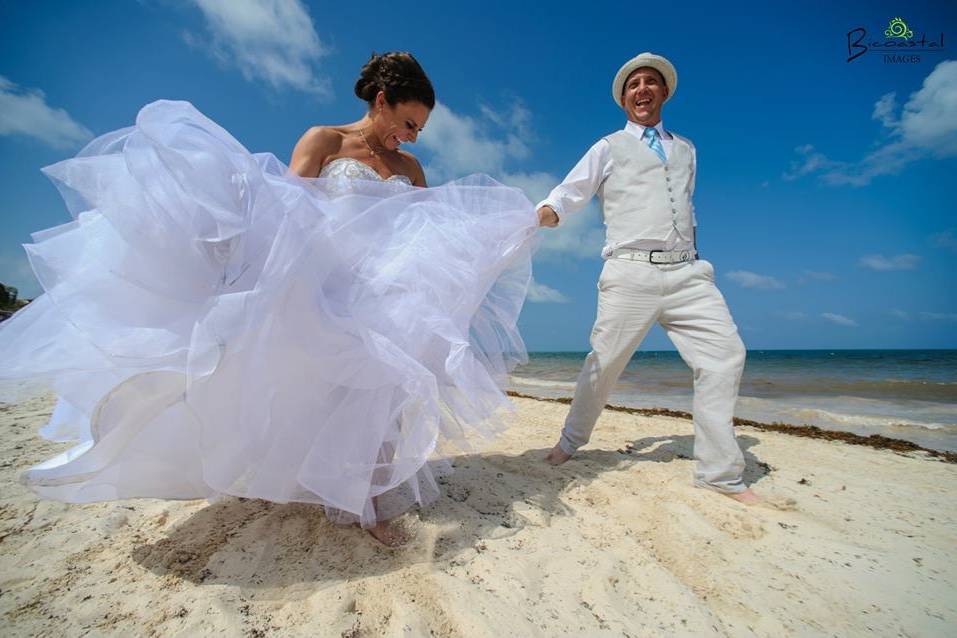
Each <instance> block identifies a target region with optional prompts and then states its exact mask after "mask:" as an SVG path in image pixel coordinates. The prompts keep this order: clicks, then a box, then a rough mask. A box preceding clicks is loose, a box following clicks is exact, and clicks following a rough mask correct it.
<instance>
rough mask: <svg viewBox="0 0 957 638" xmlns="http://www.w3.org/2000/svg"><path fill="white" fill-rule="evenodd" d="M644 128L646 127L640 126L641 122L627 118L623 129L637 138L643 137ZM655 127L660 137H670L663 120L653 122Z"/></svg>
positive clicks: (667, 138)
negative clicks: (637, 122)
mask: <svg viewBox="0 0 957 638" xmlns="http://www.w3.org/2000/svg"><path fill="white" fill-rule="evenodd" d="M646 128H647V127H645V126H642V125H641V124H636V123H635V122H632V121H631V120H628V123H627V124H625V130H626V131H628V132H629V133H631V134H632V135H634V136H636V137H637V138H638V139H644V137H645V129H646ZM655 128H656V129H658V135H659V136H660V137H661V139H663V140H670V139H671V133H669V132H668V131H666V130H665V127H664V120H661V121H659V122H658V123H657V124H655Z"/></svg>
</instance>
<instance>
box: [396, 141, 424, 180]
mask: <svg viewBox="0 0 957 638" xmlns="http://www.w3.org/2000/svg"><path fill="white" fill-rule="evenodd" d="M399 155H401V156H402V159H403V160H404V161H405V163H406V171H407V175H406V177H408V178H409V179H411V180H412V185H413V186H421V187H422V188H426V187H427V186H428V184H426V183H425V171H423V170H422V165H421V164H419V160H417V159H416V158H415V155H413V154H412V153H409V152H408V151H402V150H400V151H399ZM406 171H403V172H406Z"/></svg>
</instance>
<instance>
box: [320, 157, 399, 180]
mask: <svg viewBox="0 0 957 638" xmlns="http://www.w3.org/2000/svg"><path fill="white" fill-rule="evenodd" d="M319 177H322V178H333V179H335V178H345V179H366V180H374V181H378V182H399V183H400V184H406V185H407V186H411V185H412V180H411V179H409V178H408V177H406V176H405V175H392V176H391V177H389V179H382V176H381V175H379V174H378V173H377V172H376V170H375V169H374V168H372V167H371V166H369V165H368V164H366V163H364V162H360V161H359V160H357V159H352V158H351V157H339V158H336V159H334V160H332V161H331V162H329V163H328V164H326V165H325V166H324V167H323V168H322V170H321V171H319Z"/></svg>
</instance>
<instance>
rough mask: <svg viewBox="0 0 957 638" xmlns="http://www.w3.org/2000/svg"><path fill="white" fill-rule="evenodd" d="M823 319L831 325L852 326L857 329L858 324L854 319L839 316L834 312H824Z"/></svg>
mask: <svg viewBox="0 0 957 638" xmlns="http://www.w3.org/2000/svg"><path fill="white" fill-rule="evenodd" d="M821 317H823V318H824V319H827V320H828V321H830V322H831V323H836V324H837V325H839V326H850V327H852V328H856V327H857V322H856V321H854V320H853V319H850V318H848V317H845V316H844V315H838V314H835V313H833V312H822V313H821Z"/></svg>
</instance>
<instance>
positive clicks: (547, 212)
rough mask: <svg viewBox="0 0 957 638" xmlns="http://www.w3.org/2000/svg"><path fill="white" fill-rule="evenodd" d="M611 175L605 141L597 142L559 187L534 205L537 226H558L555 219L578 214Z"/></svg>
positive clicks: (609, 155)
mask: <svg viewBox="0 0 957 638" xmlns="http://www.w3.org/2000/svg"><path fill="white" fill-rule="evenodd" d="M610 171H611V151H610V149H609V147H608V141H607V140H605V139H604V138H603V139H600V140H598V142H597V143H595V145H594V146H592V147H591V148H590V149H588V152H587V153H585V155H584V156H582V158H581V159H580V160H578V163H577V164H575V167H574V168H572V170H571V171H569V173H568V175H567V176H565V179H564V180H563V181H562V183H561V184H559V185H558V186H556V187H555V188H554V189H552V192H550V193H549V194H548V197H546V198H545V199H543V200H542V201H541V202H539V204H538V223H539V224H540V225H542V226H558V222H559V218H561V217H563V216H565V215H567V214H569V213H574V212H576V211H579V210H581V209H582V208H584V207H585V205H586V204H588V202H589V201H590V200H591V198H592V197H594V196H595V193H597V192H598V189H599V188H601V185H602V183H603V182H604V181H605V178H606V177H608V173H609V172H610Z"/></svg>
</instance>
